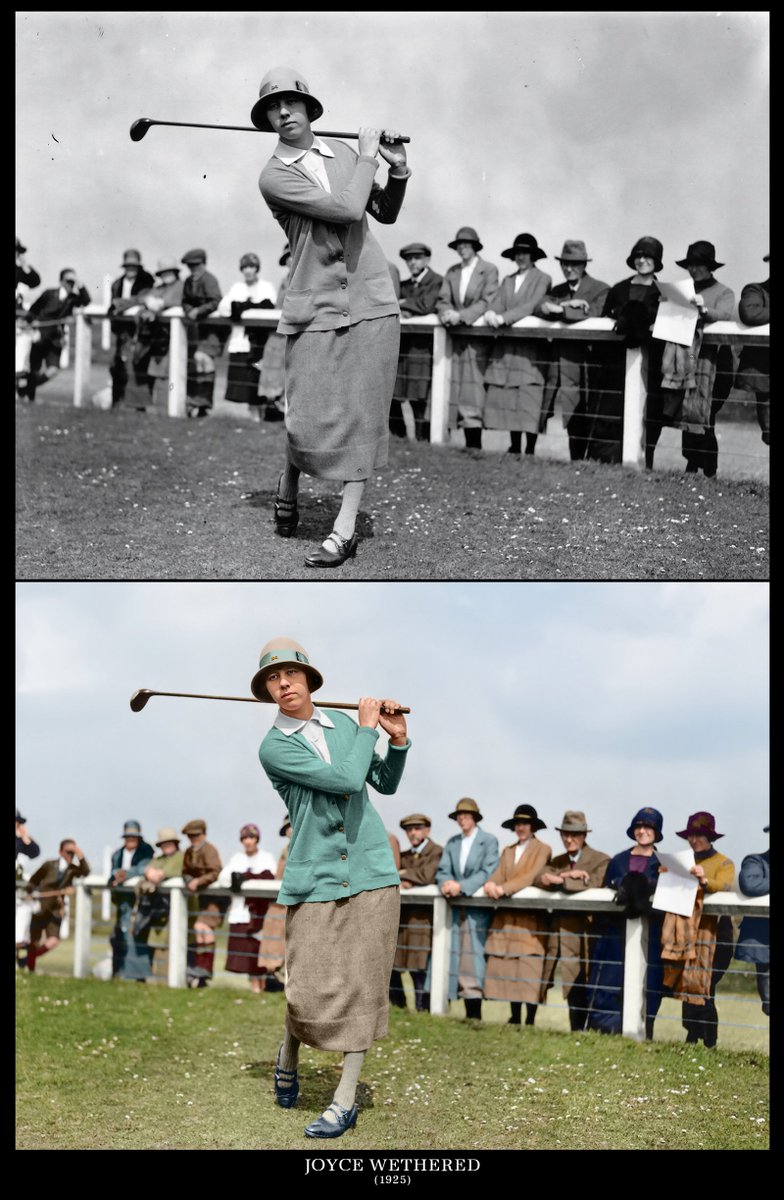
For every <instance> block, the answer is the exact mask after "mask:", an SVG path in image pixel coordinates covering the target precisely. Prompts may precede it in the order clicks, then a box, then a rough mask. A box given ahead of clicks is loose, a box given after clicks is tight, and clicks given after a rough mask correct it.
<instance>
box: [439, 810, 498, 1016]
mask: <svg viewBox="0 0 784 1200" xmlns="http://www.w3.org/2000/svg"><path fill="white" fill-rule="evenodd" d="M449 819H450V821H456V822H457V824H458V826H459V827H460V833H458V834H455V836H454V837H451V838H450V839H449V841H448V842H447V844H446V845H445V846H444V851H443V854H442V855H441V862H440V863H439V864H438V870H437V871H436V884H437V885H438V887H440V889H441V892H442V894H443V895H444V896H446V897H447V899H454V898H455V897H456V896H473V895H475V894H476V892H478V891H479V889H480V888H481V887H483V885H484V884H485V883H486V882H487V880H488V879H489V878H490V876H491V875H492V873H493V871H494V870H495V869H496V867H497V866H498V840H497V838H494V837H493V835H492V833H485V831H484V830H483V829H480V828H479V822H480V821H481V820H482V814H481V812H480V811H479V805H478V804H477V802H476V800H473V799H472V798H471V797H470V796H464V797H463V798H462V800H458V802H457V804H456V806H455V809H454V811H453V812H451V813H450V814H449ZM491 917H492V910H491V909H490V908H488V907H484V906H483V907H482V908H473V907H467V908H466V907H464V906H463V905H460V907H459V908H458V909H457V913H456V914H453V919H452V947H451V952H450V959H449V999H450V1000H458V999H459V1000H462V1001H463V1002H464V1003H465V1012H466V1017H467V1018H470V1019H472V1020H481V1017H482V989H483V986H484V979H485V942H486V941H487V931H488V928H489V926H490V918H491Z"/></svg>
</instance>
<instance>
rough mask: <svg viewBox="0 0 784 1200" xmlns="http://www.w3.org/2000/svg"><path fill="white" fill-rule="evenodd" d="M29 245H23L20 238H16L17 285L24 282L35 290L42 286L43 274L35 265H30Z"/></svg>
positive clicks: (31, 289)
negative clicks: (26, 256) (27, 255)
mask: <svg viewBox="0 0 784 1200" xmlns="http://www.w3.org/2000/svg"><path fill="white" fill-rule="evenodd" d="M25 254H27V246H23V245H22V243H21V242H20V240H19V238H17V239H16V286H17V288H18V287H19V285H20V283H23V284H24V286H25V287H26V288H29V289H30V291H33V289H34V288H37V287H39V286H40V283H41V276H40V275H39V274H38V272H37V271H36V270H35V268H34V267H31V266H29V265H28V262H27V259H26V258H25Z"/></svg>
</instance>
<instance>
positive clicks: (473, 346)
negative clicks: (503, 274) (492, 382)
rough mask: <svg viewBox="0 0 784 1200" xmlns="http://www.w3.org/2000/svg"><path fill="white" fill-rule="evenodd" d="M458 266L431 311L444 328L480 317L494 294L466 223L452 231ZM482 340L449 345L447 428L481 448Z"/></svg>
mask: <svg viewBox="0 0 784 1200" xmlns="http://www.w3.org/2000/svg"><path fill="white" fill-rule="evenodd" d="M448 245H449V249H450V250H455V251H456V252H457V255H458V257H459V258H460V262H459V263H455V264H454V265H453V266H451V267H450V268H449V269H448V271H447V273H446V275H445V276H444V279H443V282H442V284H441V293H440V295H439V297H438V302H437V304H436V313H437V314H438V319H439V321H440V322H441V324H442V325H446V326H447V328H455V327H459V326H466V325H473V324H475V322H476V321H478V320H479V318H480V317H481V316H483V315H484V314H485V313H486V312H487V309H488V308H489V306H490V301H491V300H492V298H493V297H494V296H495V294H496V292H497V291H498V270H497V268H496V267H494V266H493V265H492V263H489V262H485V260H484V259H483V258H480V257H479V251H480V250H481V249H482V243H481V242H480V240H479V235H478V233H477V232H476V230H475V229H473V228H472V227H471V226H470V225H464V226H463V227H462V228H461V229H458V231H457V234H456V236H455V238H454V241H451V242H449V243H448ZM489 349H490V347H489V340H488V339H487V338H486V337H462V336H461V337H456V338H454V339H453V341H452V358H451V379H452V382H451V391H450V397H449V424H450V427H451V428H454V427H455V426H457V427H458V428H461V429H462V430H463V432H464V434H465V444H466V446H468V447H471V448H473V449H475V450H479V449H481V447H482V422H483V412H484V404H485V368H486V367H487V356H488V352H489Z"/></svg>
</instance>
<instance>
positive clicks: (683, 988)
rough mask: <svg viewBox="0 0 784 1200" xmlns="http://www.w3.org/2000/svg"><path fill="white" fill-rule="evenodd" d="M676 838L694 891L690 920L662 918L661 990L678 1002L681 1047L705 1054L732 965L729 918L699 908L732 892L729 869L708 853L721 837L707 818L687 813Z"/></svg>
mask: <svg viewBox="0 0 784 1200" xmlns="http://www.w3.org/2000/svg"><path fill="white" fill-rule="evenodd" d="M678 837H681V838H685V839H686V840H687V841H688V843H689V845H690V846H691V848H692V850H693V851H694V866H693V867H692V868H691V873H692V875H696V877H697V879H698V880H699V885H700V886H699V888H698V889H697V894H696V896H695V898H694V909H693V912H692V914H691V916H690V917H681V916H677V915H676V914H675V913H666V914H665V916H664V921H663V924H662V931H661V942H662V960H663V961H664V963H665V967H664V986H665V988H666V989H667V990H668V991H672V993H673V994H674V996H675V998H676V999H679V1000H681V1001H682V1002H683V1004H682V1020H683V1027H684V1029H685V1030H686V1041H687V1042H698V1041H700V1040H701V1041H703V1042H704V1044H705V1046H706V1047H707V1048H709V1049H710V1048H712V1047H713V1046H715V1045H716V1041H717V1038H718V1032H719V1018H718V1014H717V1012H716V1001H715V999H714V997H715V995H716V987H717V984H718V983H719V981H720V979H721V978H722V976H723V975H724V973H725V971H726V970H727V967H728V966H729V965H730V962H731V961H732V942H733V936H732V920H731V918H730V917H728V916H721V917H719V916H716V915H715V914H714V913H707V912H705V910H704V907H703V903H704V899H705V896H706V895H712V894H714V893H716V892H729V891H732V885H733V883H734V881H735V866H734V864H733V862H732V860H731V859H729V858H726V857H725V856H724V855H723V854H720V853H719V852H718V851H717V850H715V849H714V847H713V843H714V842H715V841H717V840H718V838H720V837H724V834H723V833H717V832H716V821H715V818H714V817H713V814H712V813H709V812H698V813H692V815H691V816H690V817H689V820H688V822H687V824H686V828H685V829H681V830H679V832H678Z"/></svg>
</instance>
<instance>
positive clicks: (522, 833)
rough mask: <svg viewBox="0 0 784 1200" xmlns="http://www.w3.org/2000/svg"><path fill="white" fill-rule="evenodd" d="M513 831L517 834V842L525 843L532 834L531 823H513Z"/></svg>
mask: <svg viewBox="0 0 784 1200" xmlns="http://www.w3.org/2000/svg"><path fill="white" fill-rule="evenodd" d="M514 831H515V833H516V834H517V840H518V842H527V841H528V839H529V837H530V836H531V833H532V832H533V830H532V828H531V822H530V821H515V825H514Z"/></svg>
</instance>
